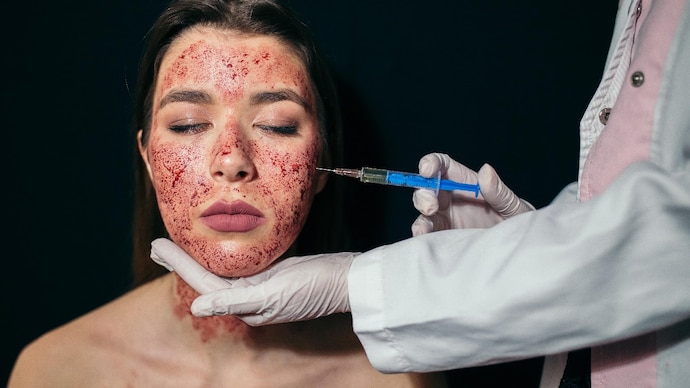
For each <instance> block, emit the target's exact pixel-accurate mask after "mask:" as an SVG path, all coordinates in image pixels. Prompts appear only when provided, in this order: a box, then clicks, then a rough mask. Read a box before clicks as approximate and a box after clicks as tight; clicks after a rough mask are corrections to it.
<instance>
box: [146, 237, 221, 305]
mask: <svg viewBox="0 0 690 388" xmlns="http://www.w3.org/2000/svg"><path fill="white" fill-rule="evenodd" d="M151 258H152V259H153V261H155V262H156V263H158V264H160V265H162V266H164V267H166V268H167V269H168V270H169V271H175V272H177V274H178V275H180V277H181V278H182V279H184V281H185V282H187V283H188V284H189V285H190V286H191V287H192V288H194V289H195V290H196V291H197V292H198V293H200V294H205V293H208V292H211V291H215V290H220V289H224V288H228V287H231V283H230V279H224V278H221V277H219V276H217V275H215V274H213V273H211V272H209V271H208V270H207V269H206V268H204V267H202V266H201V264H199V263H197V262H196V260H194V259H193V258H192V257H191V256H189V255H188V254H187V252H185V251H184V250H183V249H182V248H180V247H178V246H177V245H176V244H175V243H174V242H172V241H170V240H168V239H165V238H158V239H156V240H154V241H153V242H151Z"/></svg>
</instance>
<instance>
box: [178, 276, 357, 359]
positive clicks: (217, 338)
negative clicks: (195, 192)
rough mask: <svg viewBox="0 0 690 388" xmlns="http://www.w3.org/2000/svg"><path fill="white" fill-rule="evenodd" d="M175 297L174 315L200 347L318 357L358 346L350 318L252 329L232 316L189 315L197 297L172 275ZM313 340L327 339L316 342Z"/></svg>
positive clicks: (335, 316)
mask: <svg viewBox="0 0 690 388" xmlns="http://www.w3.org/2000/svg"><path fill="white" fill-rule="evenodd" d="M173 279H174V282H173V283H174V285H173V287H174V288H173V290H174V293H175V298H174V300H175V305H174V313H175V316H176V317H177V318H179V319H180V320H181V321H186V322H191V327H192V328H193V330H194V331H196V334H197V335H198V336H199V339H200V340H201V342H202V343H208V344H212V343H221V342H222V343H226V344H227V342H235V343H243V344H244V345H246V346H249V347H251V348H262V349H267V348H273V347H275V346H280V347H285V346H287V347H288V348H293V349H294V350H296V349H302V351H306V350H310V351H316V352H318V353H323V352H326V353H330V352H337V353H339V352H351V351H354V350H355V349H358V344H359V342H358V341H357V339H356V337H355V335H354V333H353V332H352V326H351V318H350V315H349V314H334V315H331V316H328V317H324V318H319V319H315V320H310V321H303V322H293V323H286V324H272V325H266V326H258V327H253V326H249V325H247V324H246V323H244V322H243V321H242V320H240V319H238V318H236V317H235V316H232V315H220V316H212V317H202V318H200V317H195V316H194V315H192V313H191V311H190V307H191V304H192V302H193V301H194V299H196V297H198V296H199V294H198V293H197V292H196V291H194V289H193V288H192V287H190V286H189V285H188V284H187V283H185V281H184V280H182V278H180V277H179V276H178V275H177V274H176V273H173ZM315 338H329V341H325V342H324V341H317V342H315V341H314V339H315Z"/></svg>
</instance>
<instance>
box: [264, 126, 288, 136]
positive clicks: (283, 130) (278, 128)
mask: <svg viewBox="0 0 690 388" xmlns="http://www.w3.org/2000/svg"><path fill="white" fill-rule="evenodd" d="M257 126H258V127H259V128H261V129H263V130H264V131H270V132H275V133H278V134H281V135H294V134H295V133H297V126H296V125H278V126H274V125H257Z"/></svg>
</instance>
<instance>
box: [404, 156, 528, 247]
mask: <svg viewBox="0 0 690 388" xmlns="http://www.w3.org/2000/svg"><path fill="white" fill-rule="evenodd" d="M439 171H440V172H441V178H443V179H450V180H454V181H457V182H464V183H472V184H474V183H479V191H480V194H479V196H478V197H475V195H474V193H471V192H465V191H439V193H438V197H437V196H436V194H435V193H434V192H433V191H431V190H426V189H419V190H415V192H414V193H413V195H412V202H413V203H414V207H415V208H416V209H417V210H419V212H420V213H422V214H421V215H420V216H419V217H417V219H416V220H415V221H414V223H413V224H412V235H414V236H418V235H421V234H425V233H429V232H434V231H437V230H445V229H459V228H488V227H491V226H493V225H496V224H498V223H499V222H501V221H503V220H505V219H506V218H509V217H512V216H514V215H517V214H520V213H524V212H527V211H530V210H534V206H532V205H531V204H530V203H528V202H526V201H524V200H522V199H520V198H519V197H518V196H517V195H515V194H514V193H513V192H512V190H510V189H509V188H508V187H507V186H506V185H505V184H504V183H503V181H501V179H500V178H499V177H498V174H497V173H496V170H494V169H493V167H491V166H490V165H488V164H484V165H483V166H482V167H481V168H480V169H479V172H474V171H473V170H471V169H469V168H467V167H465V166H463V165H462V164H460V163H458V162H456V161H455V160H453V159H452V158H451V157H450V156H448V155H446V154H440V153H432V154H428V155H425V156H424V157H422V158H421V159H420V160H419V173H420V175H423V176H425V177H432V176H436V175H437V174H438V172H439Z"/></svg>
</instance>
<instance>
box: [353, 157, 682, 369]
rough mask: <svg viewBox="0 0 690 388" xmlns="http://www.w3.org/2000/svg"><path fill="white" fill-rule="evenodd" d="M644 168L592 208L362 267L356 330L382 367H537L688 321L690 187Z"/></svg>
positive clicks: (445, 240) (418, 248)
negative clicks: (535, 360) (541, 359)
mask: <svg viewBox="0 0 690 388" xmlns="http://www.w3.org/2000/svg"><path fill="white" fill-rule="evenodd" d="M633 169H634V170H636V171H632V170H630V171H627V172H626V173H624V174H623V175H622V176H621V179H619V180H618V181H617V182H615V183H614V184H613V185H612V186H611V187H610V189H609V190H608V191H607V192H606V193H604V194H602V195H601V196H600V197H598V198H595V199H593V200H591V201H587V202H584V203H574V202H570V201H568V200H567V199H562V200H556V201H554V204H552V205H551V206H548V207H546V208H544V209H541V210H539V211H536V212H528V213H525V214H522V215H520V216H517V217H514V218H512V219H510V220H507V221H505V222H503V223H501V224H499V225H497V226H495V227H493V228H491V229H486V230H479V229H473V230H451V231H444V232H436V233H431V234H428V235H424V236H420V237H417V238H414V239H408V240H405V241H402V242H400V243H396V244H392V245H389V246H386V247H382V248H379V249H376V250H373V251H371V252H367V253H364V254H362V255H361V256H360V257H358V258H357V259H355V261H354V263H353V266H352V269H351V272H350V277H349V283H350V303H351V306H352V312H353V316H354V327H355V330H356V332H357V333H358V335H359V336H360V339H361V341H362V343H363V344H364V346H365V349H367V352H368V354H369V356H370V359H371V361H372V363H373V364H374V366H376V367H377V368H379V369H381V370H384V371H408V370H415V371H428V370H439V369H452V368H459V367H467V366H474V365H482V364H488V363H494V362H500V361H506V360H513V359H520V358H527V357H532V356H536V355H541V354H548V353H556V352H560V351H565V350H569V349H574V348H578V347H582V346H588V345H591V344H594V343H600V342H604V341H609V340H615V339H618V338H623V337H627V336H632V335H635V334H638V333H641V332H645V331H649V330H654V329H656V328H659V327H663V326H666V325H669V324H671V323H673V322H676V321H678V320H679V319H682V318H683V317H687V316H688V315H689V314H690V298H688V297H687V295H690V285H688V284H687V283H688V282H687V279H688V278H689V277H690V260H689V258H688V254H687V252H688V251H690V239H689V238H688V236H690V190H688V187H689V186H690V185H689V184H688V178H687V176H685V175H683V176H676V177H671V176H669V175H667V174H666V173H664V172H662V171H660V170H659V169H657V168H654V167H652V166H651V165H649V164H642V163H640V164H637V165H636V166H634V167H633ZM421 263H423V265H421ZM365 268H366V269H365ZM364 272H366V273H368V275H363V273H364ZM372 274H374V275H372ZM594 301H596V303H593V302H594ZM377 304H378V305H380V306H383V307H382V308H381V310H380V311H377V308H376V307H375V306H376V305H377ZM410 310H414V313H412V314H410V312H409V311H410ZM384 328H385V330H384ZM383 349H385V351H384V350H383Z"/></svg>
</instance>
